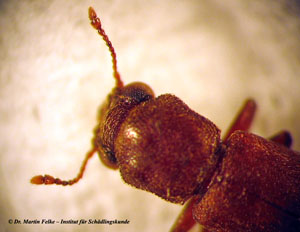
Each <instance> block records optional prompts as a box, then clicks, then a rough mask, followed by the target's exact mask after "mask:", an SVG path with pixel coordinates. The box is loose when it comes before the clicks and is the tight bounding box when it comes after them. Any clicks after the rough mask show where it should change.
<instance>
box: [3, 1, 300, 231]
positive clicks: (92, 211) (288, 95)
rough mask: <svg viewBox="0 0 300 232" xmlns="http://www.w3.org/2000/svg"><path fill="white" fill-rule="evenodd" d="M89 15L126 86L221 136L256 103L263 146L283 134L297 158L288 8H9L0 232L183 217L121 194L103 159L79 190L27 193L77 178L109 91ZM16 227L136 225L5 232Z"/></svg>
mask: <svg viewBox="0 0 300 232" xmlns="http://www.w3.org/2000/svg"><path fill="white" fill-rule="evenodd" d="M90 5H92V6H93V7H94V8H95V10H96V12H97V13H98V15H100V17H101V20H102V23H103V27H104V29H105V30H106V33H107V34H108V35H109V37H110V39H111V41H112V43H113V45H114V47H115V49H116V52H117V57H118V62H119V63H118V64H119V71H120V73H121V75H122V78H123V80H124V82H125V83H129V82H132V81H142V82H146V83H147V84H149V85H150V86H151V87H152V88H153V90H154V91H155V92H156V94H157V95H159V94H162V93H173V94H175V95H177V96H178V97H180V98H181V99H183V100H184V101H185V102H186V103H187V104H188V105H189V106H190V107H191V108H192V109H194V110H195V111H197V112H199V113H200V114H202V115H204V116H206V117H207V118H209V119H211V120H212V121H213V122H215V124H216V125H217V126H219V127H220V128H221V129H222V130H226V129H227V127H228V126H229V124H230V122H231V120H232V118H233V117H234V116H235V114H236V112H237V111H238V109H239V107H240V106H241V104H242V103H243V101H244V100H245V99H246V98H247V97H254V98H255V99H256V101H257V103H258V106H259V109H258V114H257V116H256V120H255V122H254V125H253V131H254V132H255V133H257V134H259V135H262V136H265V137H268V136H271V135H272V134H274V133H276V132H277V131H279V130H280V129H288V130H290V131H291V132H292V134H293V136H294V141H295V142H294V148H295V149H296V150H300V120H299V118H300V110H299V109H300V77H299V74H300V65H299V64H300V59H299V58H300V52H299V51H300V36H299V35H300V33H299V28H300V27H299V25H300V19H299V11H297V10H298V7H297V6H296V5H293V4H292V2H288V1H287V2H284V1H282V2H280V1H276V3H275V2H274V1H267V0H263V1H259V0H255V1H242V2H240V1H234V0H229V1H226V3H225V2H224V3H223V2H222V3H220V2H219V1H204V0H202V1H198V0H194V1H179V0H175V1H174V0H173V1H171V0H166V1H160V2H159V1H154V0H150V1H149V0H148V1H138V0H127V1H107V0H103V1H72V2H71V1H65V2H63V1H58V0H56V1H51V2H50V1H29V0H25V1H16V0H14V1H2V2H0V12H1V14H0V46H1V54H0V56H1V61H0V88H1V89H0V95H1V98H0V117H1V120H0V136H1V140H0V165H1V167H0V180H1V193H0V194H1V195H0V196H1V198H0V200H1V202H0V204H1V212H0V231H11V232H17V231H167V230H168V229H169V228H170V226H171V225H172V223H173V221H174V220H175V218H176V216H177V214H178V212H179V211H180V209H181V206H178V205H173V204H171V203H168V202H166V201H164V200H161V199H159V198H158V197H156V196H154V195H152V194H150V193H147V192H143V191H140V190H137V189H134V188H132V187H130V186H128V185H126V184H124V183H123V181H122V180H121V178H120V175H119V173H118V171H111V170H108V169H107V168H105V167H104V166H102V164H101V163H100V162H99V159H98V157H96V156H95V157H94V158H93V159H92V160H91V161H90V163H89V165H88V167H87V171H86V173H85V177H84V179H83V180H82V181H80V183H78V184H77V185H75V186H73V187H60V186H50V187H49V186H34V185H31V184H30V183H29V180H30V178H31V177H32V176H33V175H36V174H44V173H47V174H51V175H54V176H58V177H61V178H64V179H70V178H72V177H73V176H75V175H76V174H77V171H78V169H79V167H80V165H81V161H82V159H83V158H84V155H85V152H86V151H88V149H89V148H90V140H91V138H92V136H93V134H92V130H93V128H94V126H95V124H96V114H97V108H98V106H99V105H100V104H101V102H102V101H103V100H104V99H105V97H106V95H107V94H108V93H109V92H110V90H111V88H112V87H113V85H114V80H113V78H112V69H111V58H110V54H109V52H108V49H107V48H106V47H105V44H104V42H103V41H102V39H101V38H100V37H99V36H98V34H97V33H96V31H95V30H94V29H92V27H91V26H90V25H89V20H88V16H87V9H88V7H89V6H90ZM297 14H298V15H297ZM9 219H13V220H14V219H20V220H21V221H22V222H23V220H24V219H30V220H34V219H38V220H42V219H52V220H59V221H60V220H61V219H64V220H69V219H73V220H77V219H79V220H80V219H86V220H88V219H107V220H112V219H120V220H121V219H128V220H129V221H130V223H129V225H111V226H109V225H80V226H78V225H60V224H55V225H24V224H21V225H15V224H12V225H10V224H9V223H8V220H9Z"/></svg>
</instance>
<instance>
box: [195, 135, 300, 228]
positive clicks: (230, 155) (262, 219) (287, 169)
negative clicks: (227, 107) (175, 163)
mask: <svg viewBox="0 0 300 232" xmlns="http://www.w3.org/2000/svg"><path fill="white" fill-rule="evenodd" d="M224 152H225V157H224V159H223V161H222V162H221V163H220V166H219V169H218V171H217V172H216V173H215V176H214V178H213V180H212V182H211V183H210V185H209V187H208V190H207V192H206V193H205V194H204V195H203V196H199V197H198V198H199V202H197V203H196V204H195V206H194V209H193V213H194V217H195V219H196V220H197V221H198V222H199V223H200V224H202V225H205V227H206V228H207V229H211V231H270V232H275V231H300V221H299V215H300V198H299V196H300V178H299V176H300V154H299V153H296V152H294V151H292V150H290V149H288V148H286V147H284V146H282V145H278V144H276V143H275V142H272V141H268V140H266V139H264V138H261V137H259V136H257V135H253V134H249V133H247V132H242V131H237V132H235V133H233V134H232V135H231V136H230V138H229V139H228V141H227V143H226V149H225V151H224Z"/></svg>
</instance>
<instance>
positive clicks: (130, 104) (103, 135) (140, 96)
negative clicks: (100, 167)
mask: <svg viewBox="0 0 300 232" xmlns="http://www.w3.org/2000/svg"><path fill="white" fill-rule="evenodd" d="M153 97H154V93H153V91H152V89H151V88H150V87H149V86H148V85H146V84H144V83H141V82H133V83H131V84H128V85H126V86H125V87H122V88H118V87H116V88H114V89H113V90H112V92H111V93H110V94H109V95H108V96H107V99H106V101H105V102H104V103H103V104H102V106H101V108H100V113H99V125H98V126H97V128H96V129H95V139H94V144H95V147H97V149H98V153H99V157H100V160H101V161H102V162H103V163H104V164H105V165H106V166H107V167H109V168H112V169H117V168H118V164H117V160H116V156H115V150H114V143H115V140H116V136H117V135H118V132H119V129H120V126H121V125H122V123H123V121H124V120H125V119H126V117H127V116H128V114H129V112H130V111H131V110H132V109H133V108H134V107H136V106H137V105H138V104H140V103H141V102H144V101H147V100H149V99H151V98H153Z"/></svg>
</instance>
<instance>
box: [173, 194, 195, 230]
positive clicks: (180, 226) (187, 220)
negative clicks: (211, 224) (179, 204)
mask: <svg viewBox="0 0 300 232" xmlns="http://www.w3.org/2000/svg"><path fill="white" fill-rule="evenodd" d="M197 199H198V198H197V196H194V197H192V198H191V199H190V200H189V201H188V202H187V203H186V204H185V206H184V208H183V209H182V211H181V212H180V214H179V215H178V217H177V219H176V221H175V223H174V224H173V226H172V228H171V230H170V232H186V231H189V230H190V229H191V228H192V227H193V226H194V225H195V224H196V221H195V220H194V218H193V212H192V209H193V206H194V203H195V202H196V201H197Z"/></svg>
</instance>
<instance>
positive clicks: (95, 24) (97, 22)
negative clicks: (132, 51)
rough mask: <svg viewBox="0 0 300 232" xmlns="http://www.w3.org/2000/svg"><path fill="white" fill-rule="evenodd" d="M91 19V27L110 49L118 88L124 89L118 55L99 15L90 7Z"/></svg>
mask: <svg viewBox="0 0 300 232" xmlns="http://www.w3.org/2000/svg"><path fill="white" fill-rule="evenodd" d="M89 19H90V20H91V25H92V26H93V27H94V28H95V29H96V30H97V31H98V33H99V35H100V36H101V37H102V38H103V40H104V41H105V43H106V45H107V46H108V48H109V51H110V53H111V57H112V62H113V71H114V78H115V80H116V86H117V87H119V88H122V87H123V86H124V84H123V81H122V80H121V76H120V74H119V72H118V68H117V55H116V52H115V49H114V47H113V46H112V43H111V42H110V40H109V38H108V36H107V35H106V34H105V31H104V30H103V28H102V26H101V21H100V19H99V18H98V17H97V14H96V12H95V10H94V9H93V8H92V7H89Z"/></svg>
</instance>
